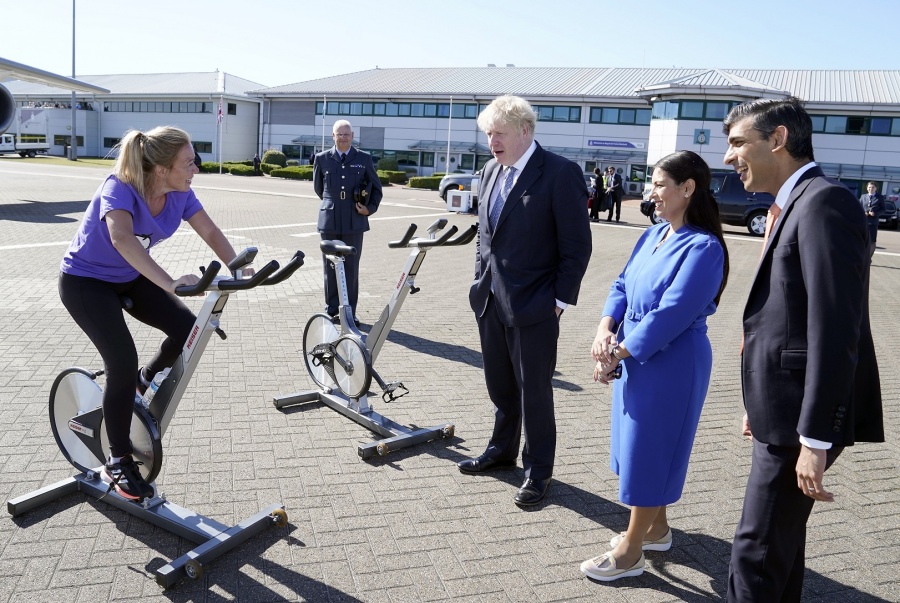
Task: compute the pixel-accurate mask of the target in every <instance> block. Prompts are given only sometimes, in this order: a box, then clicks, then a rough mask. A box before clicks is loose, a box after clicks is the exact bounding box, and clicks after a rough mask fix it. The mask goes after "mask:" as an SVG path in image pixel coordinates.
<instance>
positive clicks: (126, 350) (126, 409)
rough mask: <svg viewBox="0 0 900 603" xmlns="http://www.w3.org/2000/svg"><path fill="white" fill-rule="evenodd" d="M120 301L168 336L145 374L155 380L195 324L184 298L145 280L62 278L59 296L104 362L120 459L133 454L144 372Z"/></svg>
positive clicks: (108, 417) (107, 406) (109, 428)
mask: <svg viewBox="0 0 900 603" xmlns="http://www.w3.org/2000/svg"><path fill="white" fill-rule="evenodd" d="M120 296H125V297H128V298H130V299H131V301H132V303H133V304H134V305H133V307H132V308H131V309H130V310H127V312H128V313H129V314H131V316H133V317H134V318H136V319H137V320H139V321H141V322H142V323H144V324H147V325H150V326H151V327H154V328H156V329H159V330H160V331H163V332H164V333H165V334H166V335H167V337H166V339H165V341H163V343H162V346H161V347H160V349H159V351H158V352H156V354H155V355H154V356H153V358H152V359H151V360H150V362H148V363H147V364H146V365H145V366H146V371H145V374H146V375H149V376H150V378H151V379H152V378H153V376H154V375H155V374H156V373H157V372H159V371H161V370H163V369H164V368H167V367H170V366H172V365H173V364H174V363H175V360H176V359H177V358H178V355H179V354H180V353H181V349H182V347H183V346H184V342H185V341H187V337H188V334H189V333H190V331H191V327H192V326H193V324H194V320H195V317H194V314H193V313H192V312H191V311H190V310H189V309H188V307H187V306H185V305H184V303H183V302H182V301H181V300H180V299H178V298H177V297H176V296H175V295H173V294H171V293H168V292H167V291H164V290H163V289H160V288H159V287H157V286H156V285H154V284H153V283H151V282H150V281H149V280H147V279H146V278H145V277H143V276H139V277H138V278H137V279H135V280H133V281H130V282H127V283H109V282H106V281H101V280H98V279H94V278H88V277H83V276H73V275H71V274H65V273H60V275H59V297H60V299H61V300H62V303H63V305H64V306H65V307H66V310H68V311H69V314H71V315H72V318H74V319H75V322H76V323H78V326H79V327H81V329H82V330H83V331H84V332H85V334H86V335H87V336H88V337H89V338H90V340H91V342H92V343H93V344H94V345H95V346H96V347H97V351H98V352H100V357H101V358H102V359H103V368H104V371H106V389H104V390H103V419H104V421H105V423H106V435H107V437H108V438H109V450H110V453H111V454H112V456H117V457H118V456H125V455H126V454H131V452H132V448H131V437H130V436H131V414H132V408H133V405H134V393H135V385H136V379H137V370H138V356H137V350H136V349H135V346H134V339H133V338H132V337H131V332H130V331H129V330H128V325H127V324H126V323H125V315H124V313H123V312H122V310H123V308H122V300H121V299H120Z"/></svg>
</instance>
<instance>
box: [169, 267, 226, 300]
mask: <svg viewBox="0 0 900 603" xmlns="http://www.w3.org/2000/svg"><path fill="white" fill-rule="evenodd" d="M221 269H222V264H220V263H219V262H217V261H215V260H213V261H212V262H210V263H209V266H207V267H206V269H205V270H203V276H201V277H200V280H199V281H197V283H196V284H194V285H178V286H177V287H175V295H180V296H182V297H189V296H191V295H200V294H201V293H203V292H204V291H206V289H207V288H208V287H209V285H210V284H211V283H212V282H213V279H215V278H216V275H217V274H218V273H219V270H221Z"/></svg>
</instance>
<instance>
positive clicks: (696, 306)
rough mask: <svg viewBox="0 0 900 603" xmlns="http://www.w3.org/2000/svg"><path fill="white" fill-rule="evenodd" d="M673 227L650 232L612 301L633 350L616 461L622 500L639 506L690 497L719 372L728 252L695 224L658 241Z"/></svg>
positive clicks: (613, 441) (617, 428) (614, 439)
mask: <svg viewBox="0 0 900 603" xmlns="http://www.w3.org/2000/svg"><path fill="white" fill-rule="evenodd" d="M668 229H669V225H668V224H667V223H663V224H658V225H657V226H654V227H651V228H648V229H647V230H646V231H645V232H644V234H643V235H642V236H641V238H640V240H639V241H638V243H637V245H636V246H635V248H634V251H633V252H632V254H631V258H630V259H629V260H628V263H627V264H626V265H625V269H624V270H623V271H622V274H620V275H619V278H618V279H617V280H616V282H615V283H613V286H612V287H611V288H610V293H609V297H608V298H607V300H606V305H605V306H604V307H603V315H604V316H611V317H612V318H613V319H615V321H616V324H617V325H620V330H619V332H618V341H619V343H621V344H623V345H624V346H625V348H626V349H627V350H628V351H629V352H630V353H631V356H630V357H629V358H626V359H625V360H624V361H623V363H622V364H623V365H624V366H623V369H622V378H621V379H619V380H617V381H616V382H615V385H614V387H613V403H612V413H611V415H612V416H611V429H612V434H611V438H610V467H611V469H612V470H613V471H614V472H615V473H616V474H617V475H618V476H619V499H620V500H621V501H622V502H623V503H625V504H627V505H631V506H638V507H656V506H660V505H668V504H671V503H673V502H675V501H677V500H678V499H679V498H681V491H682V489H683V487H684V480H685V476H686V475H687V466H688V459H689V458H690V455H691V447H692V446H693V443H694V434H695V433H696V431H697V424H698V423H699V421H700V411H701V410H702V408H703V401H704V399H705V398H706V391H707V388H708V387H709V375H710V371H711V370H712V348H711V347H710V344H709V338H708V337H707V335H706V317H707V316H709V315H711V314H713V313H714V312H715V311H716V305H715V303H714V302H713V300H714V299H715V297H716V294H717V293H718V291H719V287H720V285H721V283H722V270H723V267H724V259H725V253H724V250H723V249H722V245H721V244H720V243H719V241H718V239H716V238H715V236H713V235H712V234H710V233H708V232H706V231H702V230H700V229H697V228H695V227H692V226H690V225H685V226H682V227H681V228H680V229H678V231H676V232H674V233H672V234H670V235H669V237H668V239H666V241H665V242H664V243H663V244H662V245H659V247H657V245H658V244H659V242H660V241H662V239H663V237H664V236H665V233H666V231H667V230H668Z"/></svg>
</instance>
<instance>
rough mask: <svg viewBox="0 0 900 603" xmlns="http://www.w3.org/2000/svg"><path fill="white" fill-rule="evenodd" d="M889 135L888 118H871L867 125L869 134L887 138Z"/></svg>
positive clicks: (889, 119) (889, 125)
mask: <svg viewBox="0 0 900 603" xmlns="http://www.w3.org/2000/svg"><path fill="white" fill-rule="evenodd" d="M890 133H891V118H890V117H872V118H871V121H870V124H869V134H879V135H882V136H888V135H889V134H890Z"/></svg>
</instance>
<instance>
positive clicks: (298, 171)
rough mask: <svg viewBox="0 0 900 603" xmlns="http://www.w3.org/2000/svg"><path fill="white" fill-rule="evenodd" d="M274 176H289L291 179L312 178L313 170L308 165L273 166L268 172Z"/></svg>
mask: <svg viewBox="0 0 900 603" xmlns="http://www.w3.org/2000/svg"><path fill="white" fill-rule="evenodd" d="M269 175H270V176H273V177H275V178H290V179H292V180H312V177H313V171H312V169H310V167H309V166H308V165H304V166H291V167H284V168H275V169H273V170H272V171H271V172H269Z"/></svg>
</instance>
